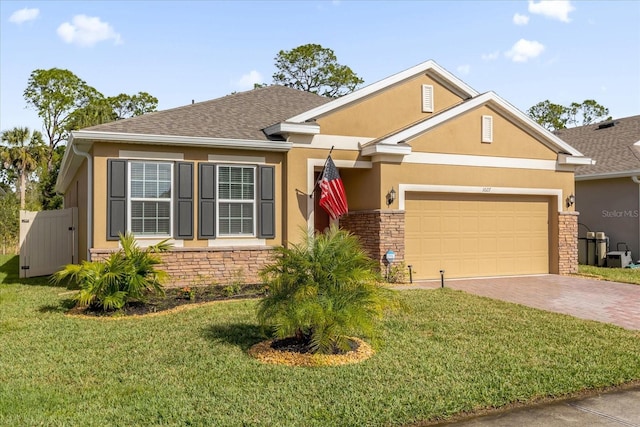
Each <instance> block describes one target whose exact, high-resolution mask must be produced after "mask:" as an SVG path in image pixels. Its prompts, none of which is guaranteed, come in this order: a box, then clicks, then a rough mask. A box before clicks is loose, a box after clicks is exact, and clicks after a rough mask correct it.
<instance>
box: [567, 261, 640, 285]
mask: <svg viewBox="0 0 640 427" xmlns="http://www.w3.org/2000/svg"><path fill="white" fill-rule="evenodd" d="M578 274H579V275H581V276H586V277H593V278H596V279H601V280H611V281H613V282H622V283H631V284H634V285H640V268H608V267H595V266H592V265H580V266H579V267H578Z"/></svg>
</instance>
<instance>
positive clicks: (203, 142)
mask: <svg viewBox="0 0 640 427" xmlns="http://www.w3.org/2000/svg"><path fill="white" fill-rule="evenodd" d="M72 136H73V137H74V138H75V139H86V140H92V141H108V142H124V143H136V144H159V145H172V146H183V147H208V148H237V149H241V150H260V151H281V152H282V151H289V150H290V149H291V143H290V142H285V141H260V140H254V139H231V138H209V137H200V136H176V135H149V134H139V133H120V132H96V131H88V130H84V131H74V132H72Z"/></svg>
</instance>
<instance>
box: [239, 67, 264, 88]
mask: <svg viewBox="0 0 640 427" xmlns="http://www.w3.org/2000/svg"><path fill="white" fill-rule="evenodd" d="M262 82H263V81H262V74H260V73H259V72H257V71H256V70H251V71H249V72H248V73H247V74H243V75H242V77H240V80H238V81H237V82H236V83H235V84H236V86H238V87H239V88H240V90H248V89H253V85H254V84H256V83H262Z"/></svg>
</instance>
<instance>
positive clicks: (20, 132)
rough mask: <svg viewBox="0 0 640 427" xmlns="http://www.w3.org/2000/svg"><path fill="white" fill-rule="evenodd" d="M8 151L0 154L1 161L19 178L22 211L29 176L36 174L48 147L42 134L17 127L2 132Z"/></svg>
mask: <svg viewBox="0 0 640 427" xmlns="http://www.w3.org/2000/svg"><path fill="white" fill-rule="evenodd" d="M2 142H3V145H4V146H5V147H6V149H3V150H2V152H0V161H2V164H3V167H4V168H5V169H11V170H13V171H14V173H15V174H16V175H17V176H18V177H19V183H17V187H18V189H19V193H20V209H24V207H25V201H26V197H25V196H26V192H27V180H28V178H29V174H31V173H33V172H35V171H36V170H37V169H38V166H39V165H40V162H41V161H42V159H43V158H44V157H45V154H46V146H45V145H44V142H43V140H42V134H41V133H40V132H38V131H33V132H31V131H30V130H29V128H27V127H15V128H13V129H10V130H7V131H4V132H2Z"/></svg>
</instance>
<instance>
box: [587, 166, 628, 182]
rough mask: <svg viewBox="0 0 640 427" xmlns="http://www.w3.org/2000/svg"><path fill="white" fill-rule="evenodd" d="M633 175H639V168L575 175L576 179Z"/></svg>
mask: <svg viewBox="0 0 640 427" xmlns="http://www.w3.org/2000/svg"><path fill="white" fill-rule="evenodd" d="M634 176H640V169H634V170H629V171H621V172H603V173H592V174H588V175H576V178H575V180H576V181H592V180H596V179H614V178H631V177H634Z"/></svg>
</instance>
